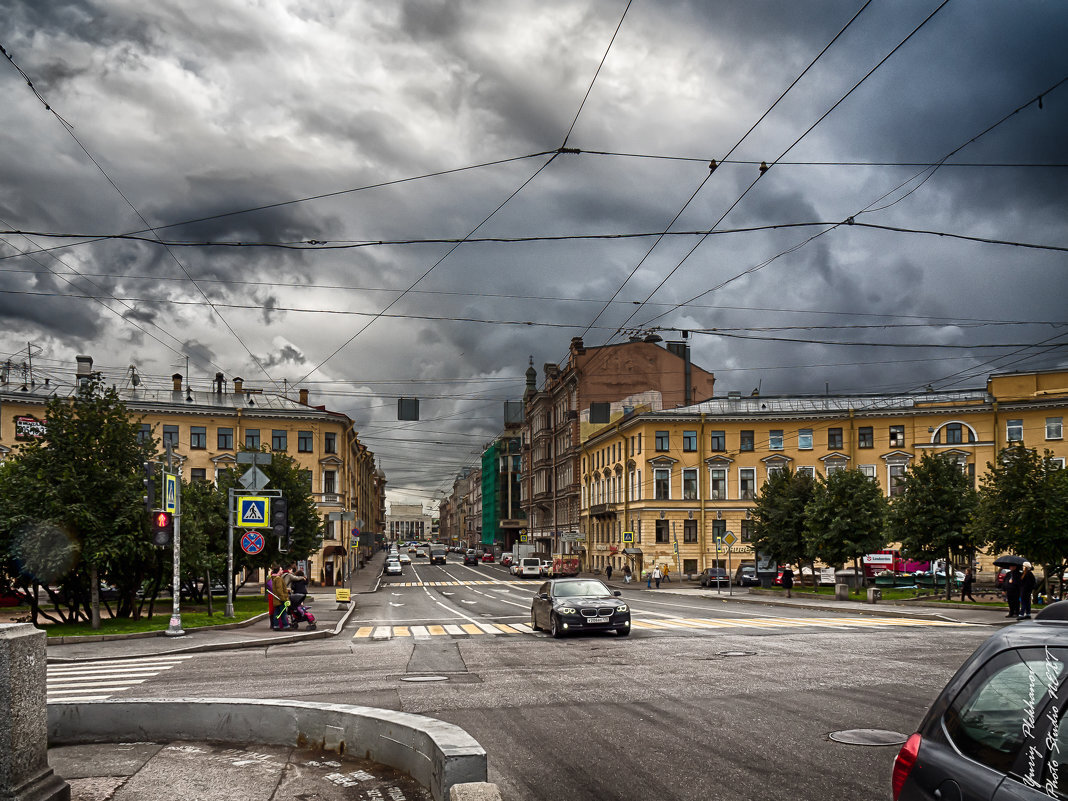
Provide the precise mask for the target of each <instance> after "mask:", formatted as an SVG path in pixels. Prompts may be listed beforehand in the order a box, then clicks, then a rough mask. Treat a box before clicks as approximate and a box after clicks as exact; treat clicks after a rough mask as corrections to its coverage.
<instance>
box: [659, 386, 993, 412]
mask: <svg viewBox="0 0 1068 801" xmlns="http://www.w3.org/2000/svg"><path fill="white" fill-rule="evenodd" d="M991 400H992V398H991V397H990V396H989V395H988V394H987V393H986V391H985V390H960V391H956V392H920V393H913V394H907V395H784V396H763V395H757V396H743V397H740V398H730V397H727V398H710V399H709V400H705V401H701V402H700V403H695V404H692V405H690V406H683V407H679V408H677V409H665V410H663V411H661V412H655V413H654V414H655V415H656V416H660V415H666V416H670V415H687V414H708V415H716V416H720V417H729V416H731V415H744V416H750V415H774V414H798V413H800V414H805V413H808V414H813V413H815V414H819V413H827V412H830V413H835V414H840V413H843V412H848V411H849V410H850V409H853V410H854V411H858V412H865V411H883V410H906V409H916V408H920V407H935V408H938V407H939V406H943V405H949V406H953V405H957V404H960V405H970V406H971V405H976V404H983V403H987V402H990V401H991Z"/></svg>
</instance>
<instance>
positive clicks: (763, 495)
mask: <svg viewBox="0 0 1068 801" xmlns="http://www.w3.org/2000/svg"><path fill="white" fill-rule="evenodd" d="M815 489H816V482H815V480H814V479H813V478H812V477H811V476H809V475H807V474H802V473H794V472H791V471H790V469H789V468H785V469H783V470H779V471H776V472H774V473H772V474H771V475H770V476H768V480H767V481H766V482H764V486H763V487H761V489H760V495H759V497H758V498H757V500H756V506H755V507H754V509H753V518H754V521H755V522H754V525H753V548H754V550H756V551H760V552H763V553H768V554H772V555H773V556H774V557H775V558H776V560H777V561H778V562H780V563H783V562H797V563H802V562H805V563H809V562H811V561H812V554H811V552H810V549H809V547H808V542H807V540H806V539H805V520H806V516H805V507H806V505H807V504H808V502H809V501H811V500H812V496H813V494H814V492H815Z"/></svg>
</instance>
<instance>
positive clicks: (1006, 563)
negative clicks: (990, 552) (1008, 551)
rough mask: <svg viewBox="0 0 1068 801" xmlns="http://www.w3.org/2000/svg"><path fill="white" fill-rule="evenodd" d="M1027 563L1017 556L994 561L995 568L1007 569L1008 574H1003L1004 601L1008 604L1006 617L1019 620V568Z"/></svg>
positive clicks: (1001, 557) (1002, 557)
mask: <svg viewBox="0 0 1068 801" xmlns="http://www.w3.org/2000/svg"><path fill="white" fill-rule="evenodd" d="M1025 562H1027V560H1026V559H1024V558H1022V557H1019V556H1000V557H998V558H997V559H995V560H994V564H995V565H996V566H997V567H1007V568H1008V569H1009V572H1008V573H1006V574H1005V583H1004V584H1003V586H1004V588H1005V600H1006V601H1008V604H1009V614H1007V615H1006V617H1015V618H1019V616H1020V566H1021V565H1023V564H1024V563H1025Z"/></svg>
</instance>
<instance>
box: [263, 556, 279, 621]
mask: <svg viewBox="0 0 1068 801" xmlns="http://www.w3.org/2000/svg"><path fill="white" fill-rule="evenodd" d="M277 569H278V565H272V566H271V569H270V570H267V571H266V573H267V575H266V577H265V578H264V579H263V589H264V591H265V592H266V593H267V620H268V621H270V623H271V628H272V629H273V628H274V584H273V583H272V582H273V581H274V571H276V570H277Z"/></svg>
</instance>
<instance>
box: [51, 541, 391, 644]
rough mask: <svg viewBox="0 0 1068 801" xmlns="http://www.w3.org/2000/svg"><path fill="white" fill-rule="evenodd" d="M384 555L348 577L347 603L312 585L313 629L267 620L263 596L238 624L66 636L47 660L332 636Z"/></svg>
mask: <svg viewBox="0 0 1068 801" xmlns="http://www.w3.org/2000/svg"><path fill="white" fill-rule="evenodd" d="M385 561H386V555H385V552H383V551H379V552H378V553H376V554H375V555H374V556H372V557H371V558H370V559H369V560H368V562H367V563H366V564H365V565H364V567H363V568H361V569H360V570H358V571H356V572H355V573H353V574H352V575H351V576H350V577H349V581H348V582H347V584H348V589H349V591H350V592H351V594H352V600H351V601H350V602H349V603H347V604H339V603H337V602H336V601H335V600H334V597H335V596H334V591H335V590H336V589H342V588H341V587H309V588H308V600H307V601H306V602H305V603H306V605H307V606H308V609H309V610H310V611H311V613H312V614H313V615H315V624H316V627H315V629H313V630H308V628H307V624H305V623H302V624H300V625H301V627H300V630H298V631H272V630H271V628H270V624H269V623H268V621H267V601H266V600H264V602H263V614H262V615H260V616H257V617H254V618H252V619H251V620H248V621H245V622H244V623H239V624H235V626H234V627H233V628H231V627H229V626H226V627H216V626H212V627H209V628H198V629H188V630H186V633H185V634H184V635H181V636H177V637H168V636H166V635H160V636H143V635H138V636H129V637H125V636H122V635H117V636H113V637H110V638H108V639H107V640H100V639H97V638H91V639H81V638H72V637H67V638H64V639H65V641H64V642H49V643H48V661H49V663H56V664H59V663H64V662H82V661H93V660H100V659H133V658H137V657H144V656H163V655H169V654H181V653H199V652H204V651H224V650H229V649H232V648H266V647H268V646H271V645H279V644H281V643H292V642H299V641H301V640H307V639H318V638H325V637H333V636H336V635H337V634H339V633H340V632H341V628H342V627H343V626H344V625H345V622H346V621H347V620H348V619H349V616H350V615H351V614H352V613H353V611H355V609H356V607H357V606H358V605H359V598H358V596H359V595H361V594H365V593H372V592H374V591H375V590H377V589H378V584H379V582H380V581H381V579H382V568H383V566H384V564H385ZM220 615H221V612H220Z"/></svg>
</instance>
